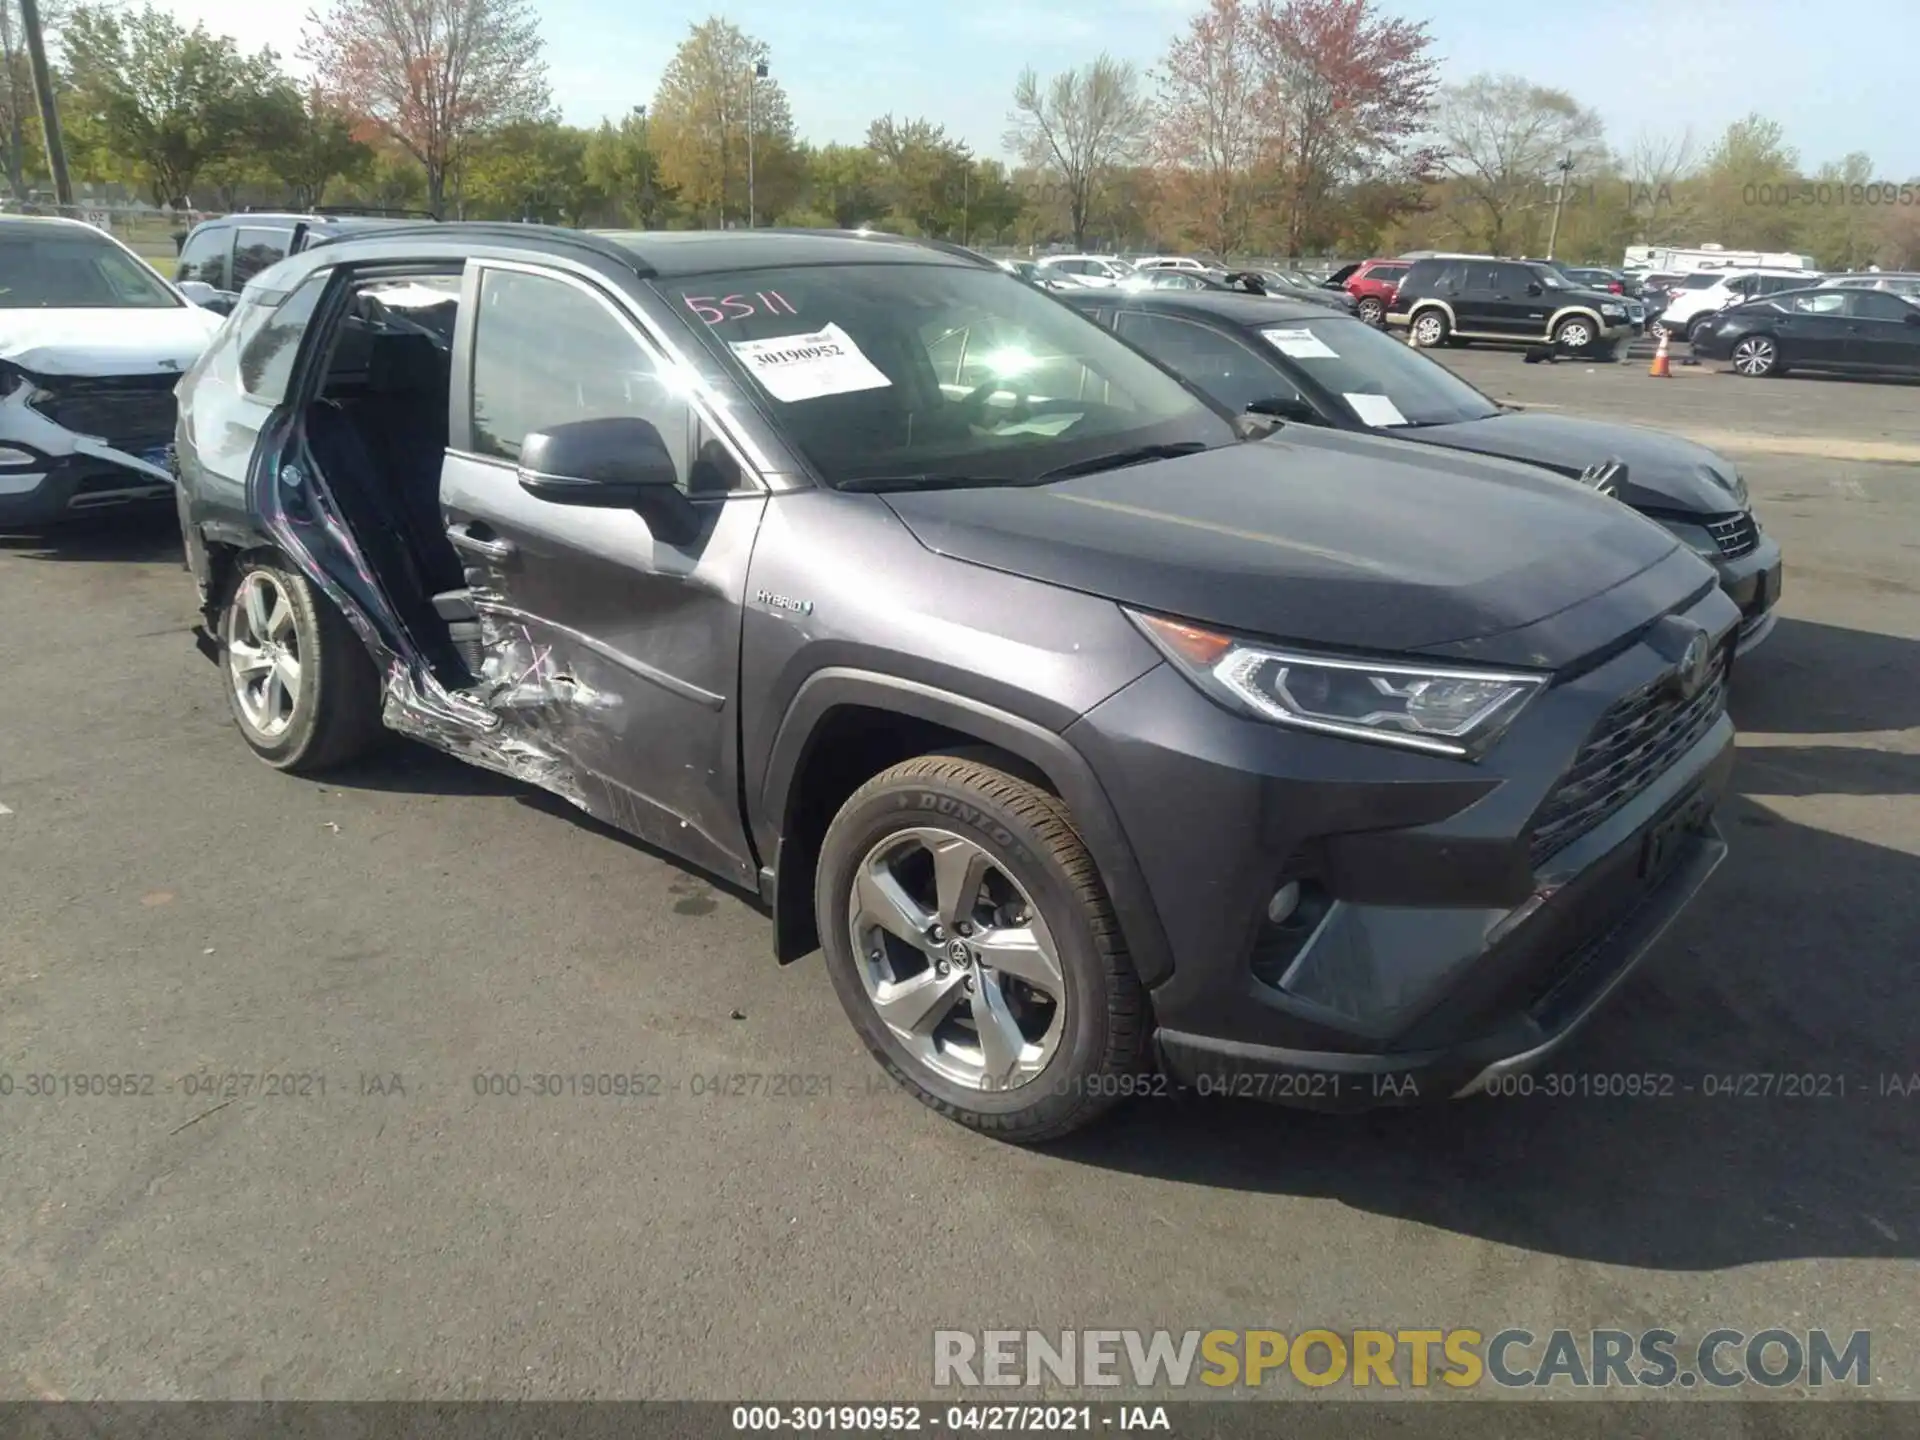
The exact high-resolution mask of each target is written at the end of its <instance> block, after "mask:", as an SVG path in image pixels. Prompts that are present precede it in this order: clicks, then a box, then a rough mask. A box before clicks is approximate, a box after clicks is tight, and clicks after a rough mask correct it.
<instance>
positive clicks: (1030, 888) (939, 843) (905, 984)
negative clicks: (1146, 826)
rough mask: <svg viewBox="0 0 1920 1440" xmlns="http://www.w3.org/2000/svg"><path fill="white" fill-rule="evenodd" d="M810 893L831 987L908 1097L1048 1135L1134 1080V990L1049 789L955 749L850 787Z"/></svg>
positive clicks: (1137, 1075)
mask: <svg viewBox="0 0 1920 1440" xmlns="http://www.w3.org/2000/svg"><path fill="white" fill-rule="evenodd" d="M814 904H815V911H816V918H817V920H818V923H819V930H820V937H821V948H822V949H823V950H824V951H825V954H826V959H827V968H828V972H829V974H830V975H831V976H832V978H833V987H834V990H835V991H836V993H837V994H838V995H839V997H840V1003H841V1005H842V1007H844V1008H845V1010H846V1012H847V1017H848V1018H849V1019H850V1020H852V1022H853V1025H854V1028H855V1029H856V1030H858V1031H859V1032H860V1036H861V1038H862V1039H863V1040H864V1041H865V1042H866V1044H867V1048H868V1049H869V1050H870V1051H872V1053H873V1055H874V1058H875V1059H877V1060H878V1061H879V1062H880V1064H881V1065H882V1066H883V1067H884V1068H885V1069H886V1070H887V1071H888V1073H889V1074H891V1075H892V1076H893V1078H894V1079H895V1080H896V1081H897V1082H899V1083H900V1084H902V1085H904V1086H905V1087H906V1088H907V1089H908V1090H910V1091H911V1092H912V1093H913V1094H914V1095H915V1097H916V1098H918V1099H919V1100H920V1101H921V1103H923V1104H925V1105H927V1106H929V1107H930V1108H932V1109H934V1110H936V1111H938V1112H939V1113H941V1114H942V1115H945V1116H947V1117H948V1118H949V1119H952V1120H956V1121H958V1122H959V1123H960V1124H962V1125H966V1126H968V1127H970V1128H972V1129H975V1130H979V1131H982V1132H984V1133H987V1134H990V1135H995V1136H998V1137H999V1138H1001V1139H1004V1140H1010V1141H1014V1142H1016V1143H1021V1144H1033V1143H1037V1142H1040V1141H1045V1140H1053V1139H1057V1138H1058V1137H1060V1136H1062V1135H1065V1134H1067V1133H1069V1132H1070V1131H1073V1130H1077V1129H1079V1128H1080V1127H1081V1126H1083V1125H1086V1124H1087V1123H1088V1122H1090V1121H1092V1120H1094V1119H1096V1118H1098V1117H1099V1116H1100V1115H1102V1114H1103V1113H1105V1112H1106V1111H1107V1110H1108V1109H1110V1108H1111V1107H1112V1106H1113V1105H1114V1104H1115V1103H1116V1102H1117V1101H1119V1100H1120V1099H1122V1098H1124V1097H1125V1096H1126V1095H1128V1094H1129V1093H1138V1091H1139V1090H1140V1089H1141V1088H1142V1087H1143V1082H1144V1078H1145V1077H1144V1076H1143V1075H1142V1071H1143V1068H1144V1060H1145V1038H1146V1015H1147V1005H1146V996H1145V993H1144V991H1143V989H1142V987H1141V985H1140V981H1139V977H1138V976H1137V975H1135V973H1134V970H1133V965H1132V962H1131V960H1130V959H1129V958H1128V956H1127V951H1126V946H1125V943H1124V942H1123V941H1122V939H1121V936H1120V929H1119V926H1118V924H1117V923H1116V922H1115V920H1114V917H1113V909H1112V906H1111V904H1110V903H1109V902H1108V900H1107V896H1106V891H1105V889H1104V887H1103V886H1102V884H1101V881H1100V876H1099V873H1098V871H1097V870H1096V868H1095V866H1094V863H1093V859H1092V857H1091V856H1090V855H1089V854H1088V853H1087V850H1086V846H1085V845H1084V844H1083V843H1082V842H1081V840H1080V837H1079V835H1078V834H1077V833H1076V832H1075V830H1074V828H1073V825H1072V823H1071V821H1070V820H1069V818H1068V814H1067V810H1066V807H1065V806H1064V805H1062V804H1061V802H1060V801H1059V800H1058V799H1056V798H1055V797H1054V796H1052V795H1049V794H1048V793H1047V792H1045V791H1044V790H1041V789H1040V788H1038V787H1037V786H1035V785H1032V784H1030V783H1028V782H1027V781H1025V780H1022V779H1019V778H1016V777H1015V776H1012V775H1009V774H1007V773H1006V772H1004V771H1002V770H998V769H995V768H994V767H992V766H990V765H986V764H982V763H980V762H977V761H974V760H970V759H965V758H961V757H955V756H941V755H934V756H924V757H921V758H919V759H915V760H908V761H905V762H903V763H901V764H899V765H896V766H894V767H893V768H892V769H890V770H886V771H884V772H882V773H881V774H879V775H877V776H875V777H874V778H873V779H872V780H869V781H868V782H867V783H866V784H865V785H863V786H861V787H860V789H859V790H857V791H855V792H854V794H853V796H852V797H851V798H850V799H848V801H847V803H846V804H845V805H844V806H842V807H841V810H840V813H839V814H838V815H836V816H835V817H834V820H833V823H832V824H831V825H830V826H829V827H828V829H827V834H826V839H825V842H824V844H823V845H822V847H821V854H820V867H819V874H818V877H817V881H816V886H815V893H814Z"/></svg>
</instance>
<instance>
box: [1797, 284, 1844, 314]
mask: <svg viewBox="0 0 1920 1440" xmlns="http://www.w3.org/2000/svg"><path fill="white" fill-rule="evenodd" d="M1851 298H1852V297H1851V296H1849V295H1847V294H1846V293H1845V292H1843V291H1839V290H1813V291H1809V292H1808V293H1807V294H1805V295H1789V296H1788V297H1787V299H1786V304H1787V305H1788V306H1790V307H1791V308H1792V310H1793V312H1794V314H1796V315H1838V314H1840V313H1841V312H1842V311H1843V310H1845V309H1846V304H1847V301H1848V300H1849V299H1851Z"/></svg>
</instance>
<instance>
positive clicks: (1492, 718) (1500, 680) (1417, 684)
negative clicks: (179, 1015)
mask: <svg viewBox="0 0 1920 1440" xmlns="http://www.w3.org/2000/svg"><path fill="white" fill-rule="evenodd" d="M1127 613H1128V615H1129V616H1131V617H1132V619H1133V621H1134V623H1136V624H1137V625H1139V627H1140V628H1141V630H1142V631H1143V632H1144V633H1145V634H1146V636H1147V638H1148V639H1150V640H1151V641H1153V643H1154V644H1155V645H1156V646H1157V647H1158V648H1159V650H1160V652H1161V653H1162V654H1163V655H1165V656H1166V657H1167V658H1168V659H1169V660H1171V661H1173V663H1174V664H1175V665H1176V666H1177V667H1178V668H1179V669H1180V670H1181V671H1182V672H1183V673H1184V674H1185V675H1186V676H1187V678H1188V679H1190V680H1192V681H1193V682H1194V684H1196V685H1198V686H1199V687H1200V689H1201V690H1203V691H1205V692H1206V693H1207V694H1208V695H1210V696H1212V697H1213V698H1214V699H1215V700H1217V701H1219V702H1220V703H1222V704H1224V705H1226V706H1227V707H1228V708H1230V709H1234V710H1238V711H1240V712H1241V713H1242V714H1252V715H1255V716H1258V717H1260V718H1262V719H1266V720H1271V721H1274V722H1275V723H1276V724H1280V725H1291V726H1294V727H1295V728H1297V729H1301V730H1319V731H1322V732H1325V733H1327V734H1331V735H1345V736H1348V737H1350V738H1352V739H1355V740H1374V741H1378V742H1379V743H1381V744H1383V745H1399V746H1404V747H1406V748H1408V749H1412V750H1426V751H1429V752H1431V753H1433V754H1437V755H1459V756H1467V757H1473V756H1478V755H1479V754H1481V753H1483V752H1484V751H1485V750H1486V748H1487V747H1488V746H1489V745H1491V744H1492V743H1493V742H1494V740H1496V739H1497V738H1499V736H1500V734H1501V732H1502V731H1504V730H1505V729H1506V728H1507V727H1508V726H1509V725H1511V724H1512V723H1513V721H1514V718H1515V717H1516V716H1517V715H1519V713H1520V712H1521V711H1522V710H1523V709H1525V708H1526V705H1527V702H1528V701H1530V700H1531V699H1532V698H1533V697H1534V696H1535V695H1536V694H1538V693H1539V692H1540V690H1541V688H1542V687H1543V686H1544V685H1545V684H1546V682H1547V677H1546V676H1544V675H1538V674H1523V673H1515V672H1510V671H1491V670H1466V669H1455V668H1453V667H1451V666H1445V665H1403V664H1398V663H1390V662H1382V661H1374V660H1364V659H1357V658H1355V659H1349V658H1346V657H1342V656H1334V655H1314V654H1307V653H1303V652H1300V651H1295V650H1284V649H1280V648H1277V647H1274V646H1267V645H1261V644H1258V643H1255V642H1253V641H1246V640H1238V639H1235V638H1234V637H1232V636H1230V635H1222V634H1220V633H1218V632H1216V631H1213V630H1207V629H1204V628H1202V627H1200V626H1197V625H1189V624H1186V623H1184V622H1182V621H1179V620H1169V619H1166V618H1164V617H1162V616H1158V615H1143V614H1140V613H1138V612H1136V611H1132V610H1129V611H1128V612H1127Z"/></svg>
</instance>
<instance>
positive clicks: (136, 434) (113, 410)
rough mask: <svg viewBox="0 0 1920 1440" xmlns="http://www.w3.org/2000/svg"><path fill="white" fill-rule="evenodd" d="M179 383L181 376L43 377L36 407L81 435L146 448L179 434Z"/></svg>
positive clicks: (57, 422)
mask: <svg viewBox="0 0 1920 1440" xmlns="http://www.w3.org/2000/svg"><path fill="white" fill-rule="evenodd" d="M179 383H180V377H179V376H178V375H122V376H114V377H112V378H110V379H75V380H68V379H57V380H42V381H39V382H38V384H37V388H36V393H35V395H34V397H33V408H34V409H36V410H38V411H39V412H40V413H41V414H42V415H44V416H46V417H47V419H49V420H51V421H52V422H53V423H54V424H56V425H58V426H60V427H61V428H62V429H64V430H71V431H72V432H73V433H74V434H76V435H91V436H93V437H94V438H95V439H98V440H105V441H106V442H107V443H108V444H109V445H116V446H119V447H120V448H121V449H126V448H129V447H135V448H141V449H145V448H149V447H152V446H156V445H164V444H165V443H166V442H167V441H169V440H171V439H172V438H173V420H174V400H173V387H174V386H175V385H178V384H179Z"/></svg>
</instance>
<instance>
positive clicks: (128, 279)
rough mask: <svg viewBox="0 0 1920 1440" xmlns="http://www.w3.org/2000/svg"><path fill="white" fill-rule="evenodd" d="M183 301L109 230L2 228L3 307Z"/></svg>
mask: <svg viewBox="0 0 1920 1440" xmlns="http://www.w3.org/2000/svg"><path fill="white" fill-rule="evenodd" d="M180 304H181V302H180V301H179V300H178V299H176V298H175V297H174V295H173V293H172V292H171V291H169V290H168V289H167V287H166V286H165V285H164V284H162V283H161V281H160V277H159V276H157V275H155V274H154V273H153V272H152V271H151V270H149V269H148V268H147V267H146V266H145V265H143V264H141V263H140V261H138V260H136V259H135V258H134V257H133V256H131V255H129V254H128V253H127V252H126V251H125V250H122V249H121V248H120V247H119V246H118V245H116V244H114V243H113V242H112V241H111V240H109V239H107V238H106V237H105V236H104V235H96V234H94V233H92V232H91V231H87V230H68V229H66V228H65V227H64V226H60V227H56V226H52V225H48V226H46V227H45V228H44V229H43V228H41V227H40V226H38V225H34V226H32V227H30V228H24V229H15V228H14V227H12V226H9V227H7V229H6V230H5V231H4V232H0V309H4V310H167V309H172V308H175V307H177V306H179V305H180Z"/></svg>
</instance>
